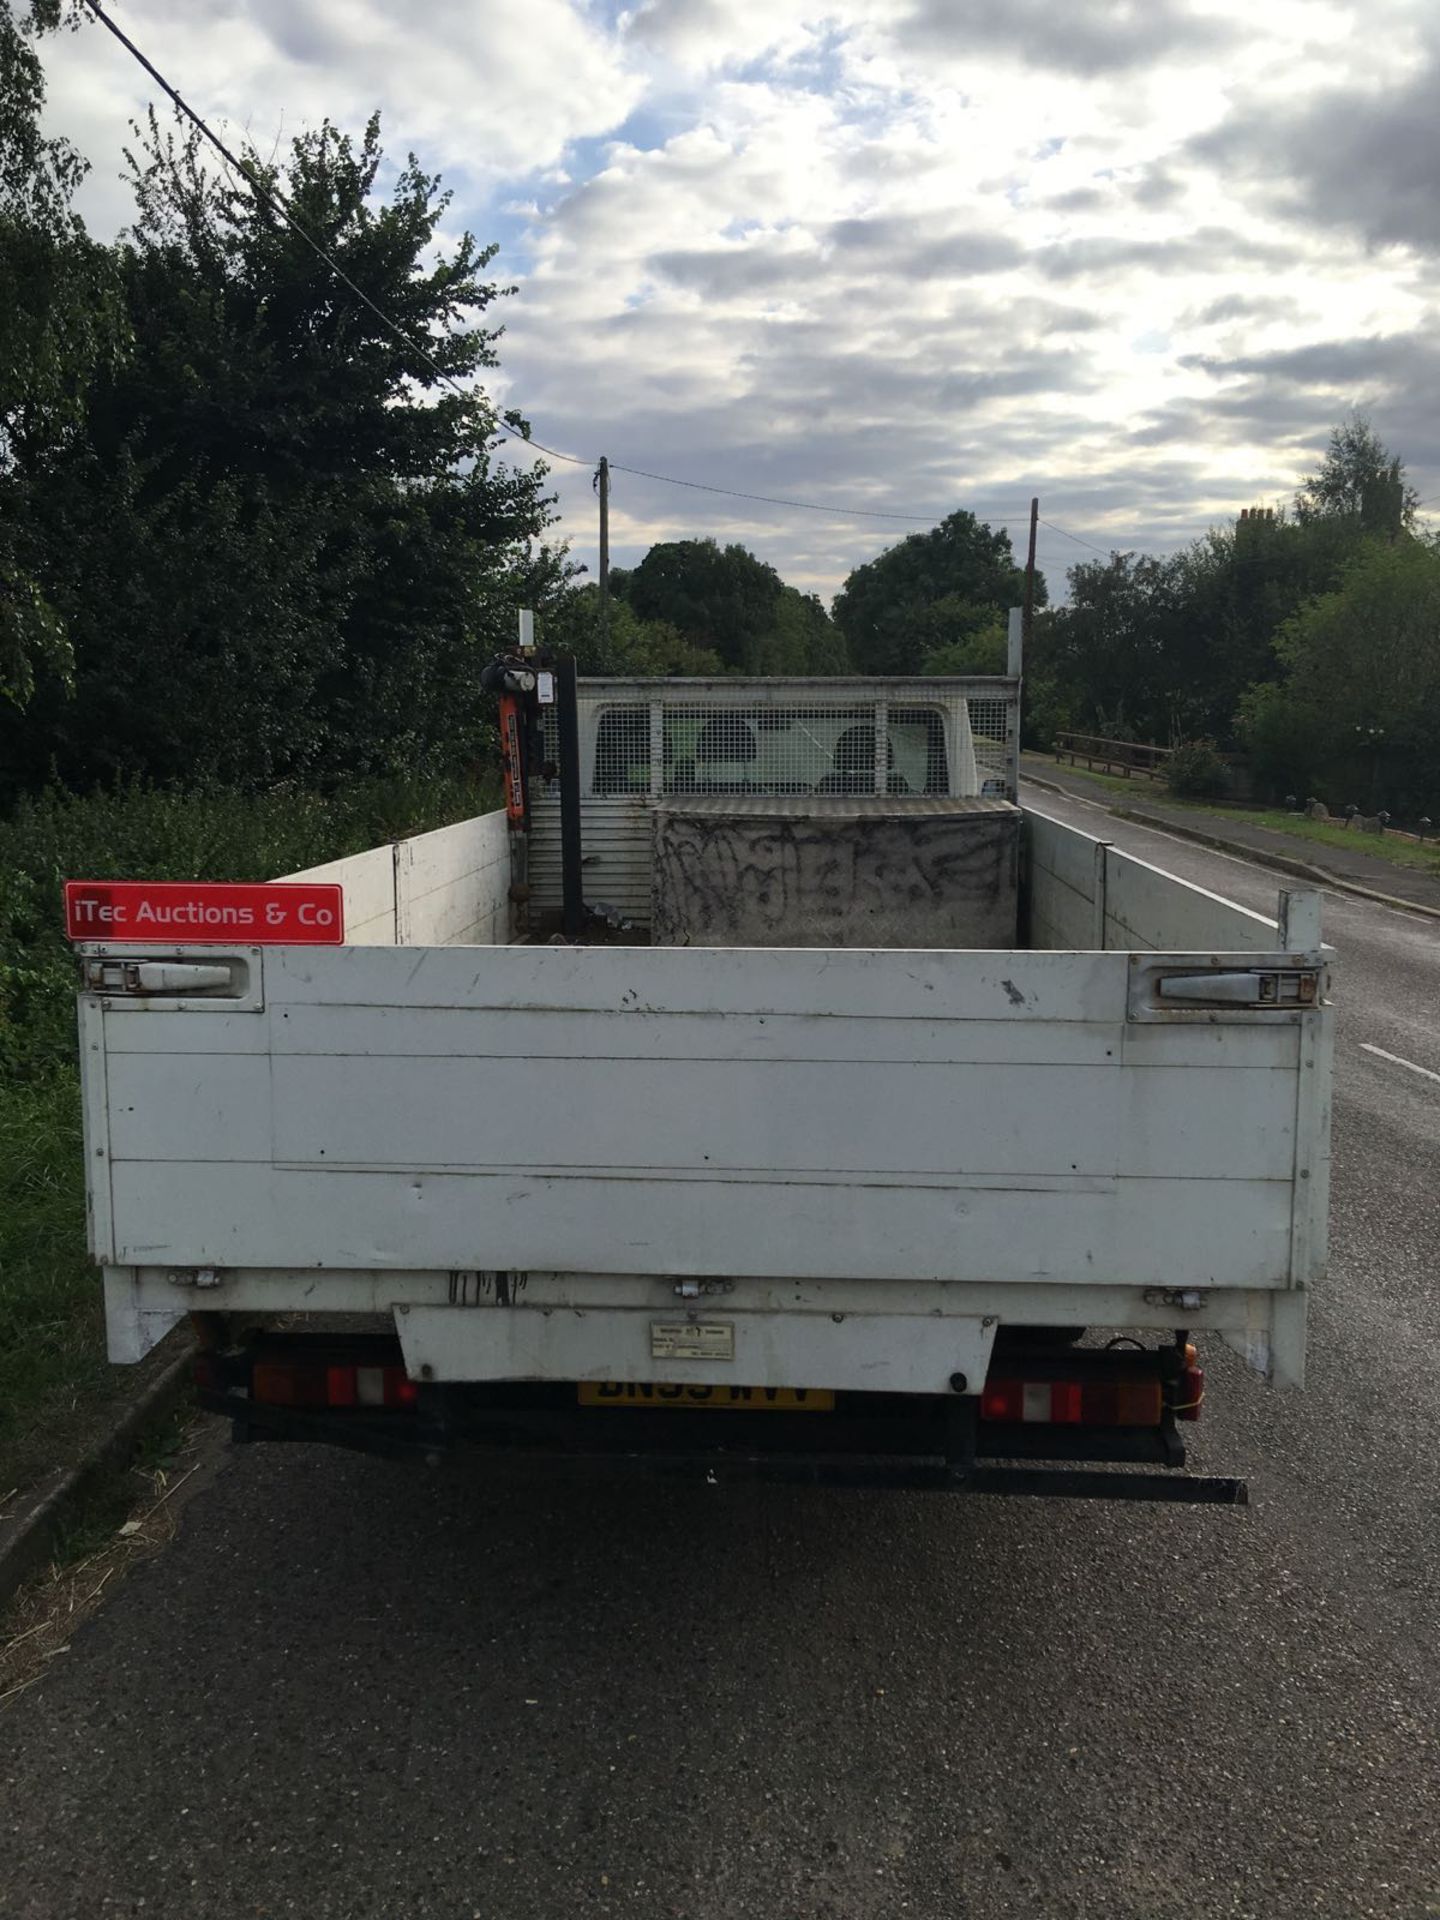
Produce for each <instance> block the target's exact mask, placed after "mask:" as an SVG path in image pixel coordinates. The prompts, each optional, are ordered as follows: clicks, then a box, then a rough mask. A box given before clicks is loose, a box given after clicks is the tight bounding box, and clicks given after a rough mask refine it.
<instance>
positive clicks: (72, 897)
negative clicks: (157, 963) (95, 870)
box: [65, 880, 345, 947]
mask: <svg viewBox="0 0 1440 1920" xmlns="http://www.w3.org/2000/svg"><path fill="white" fill-rule="evenodd" d="M65 932H66V935H67V936H68V937H69V938H70V939H71V940H131V941H140V940H146V941H163V942H165V943H166V944H169V943H171V942H174V943H175V944H177V945H179V946H187V947H189V946H194V945H196V944H197V943H203V944H206V945H213V944H214V943H215V942H217V941H219V942H222V943H224V944H225V945H227V946H228V945H232V944H238V945H245V946H257V945H265V946H295V947H299V946H307V947H318V946H326V947H329V946H339V945H341V943H342V942H343V941H344V939H345V895H344V892H343V890H342V889H341V888H340V887H338V886H335V885H334V884H333V883H331V882H329V881H324V882H312V881H309V880H282V881H276V882H272V883H270V884H268V885H265V886H242V885H231V884H228V883H227V884H225V885H222V886H207V885H204V884H202V883H201V882H199V881H190V880H67V881H66V882H65Z"/></svg>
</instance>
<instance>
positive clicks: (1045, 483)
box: [46, 0, 1440, 595]
mask: <svg viewBox="0 0 1440 1920" xmlns="http://www.w3.org/2000/svg"><path fill="white" fill-rule="evenodd" d="M112 11H113V14H114V17H115V18H116V19H117V20H118V21H119V22H120V23H121V24H122V25H124V26H125V27H126V28H127V29H128V30H129V31H130V32H132V33H133V35H134V37H135V38H136V39H137V41H138V42H139V43H140V45H141V46H142V47H143V48H144V49H145V51H146V52H147V53H149V54H150V56H151V58H152V59H154V60H155V62H156V64H157V65H159V66H160V67H161V69H162V70H163V71H165V72H166V74H167V76H168V77H169V78H170V79H171V80H173V81H174V82H175V84H177V85H178V86H179V87H180V89H181V91H182V92H183V93H184V94H185V95H186V97H187V98H188V99H189V100H190V101H191V102H192V103H193V104H194V105H195V106H196V107H197V108H198V109H199V110H200V111H201V112H203V113H206V114H207V115H210V116H212V117H213V118H214V119H215V120H216V121H223V122H225V123H226V126H227V129H228V131H229V132H231V133H232V134H235V133H238V132H243V133H248V135H249V137H250V138H251V139H252V140H253V141H254V142H255V143H256V144H257V145H258V146H260V147H261V148H262V149H264V150H267V151H268V150H269V148H270V147H271V146H272V144H273V143H274V141H275V139H276V138H277V136H279V137H281V138H285V137H288V136H289V135H290V134H291V133H293V132H294V131H296V130H297V129H298V128H300V127H302V126H305V125H307V124H313V123H314V122H315V121H317V120H318V119H319V118H320V117H321V116H323V115H324V114H327V113H328V114H329V115H330V116H331V118H332V119H337V120H339V121H341V122H343V123H347V124H350V125H353V126H356V127H358V126H359V125H360V124H362V123H363V120H364V118H365V116H366V114H367V113H368V112H369V111H370V109H371V108H372V107H374V106H379V107H380V108H381V110H382V112H383V115H384V120H385V130H386V139H387V143H388V145H389V147H390V149H391V151H392V152H394V153H396V154H397V155H398V154H401V153H403V151H404V150H405V149H406V148H413V149H414V150H415V151H416V152H417V153H418V154H419V155H420V157H421V159H422V160H423V161H424V162H426V163H427V164H429V165H430V166H431V167H433V168H435V169H438V170H439V171H441V172H443V173H444V175H445V177H446V180H447V182H449V183H450V184H451V185H452V186H453V187H454V189H455V195H456V200H455V207H454V209H453V214H454V223H455V224H456V225H457V226H458V225H461V224H464V225H468V226H470V227H471V228H472V229H473V230H474V231H475V232H476V234H477V235H478V236H479V237H480V238H481V239H484V240H497V241H499V242H500V243H501V248H502V251H501V254H500V257H499V259H498V261H497V262H496V267H495V271H496V272H498V273H501V274H502V275H503V276H504V277H506V278H508V279H513V280H514V281H516V282H518V284H519V288H520V291H519V293H518V295H517V296H516V297H515V298H514V299H512V300H510V301H508V302H506V303H505V306H506V312H505V320H506V324H507V335H506V339H505V341H504V342H503V343H502V349H501V351H502V360H503V372H502V377H501V380H500V381H499V382H498V383H497V386H496V392H497V395H498V397H499V398H501V399H502V400H503V401H504V402H505V403H506V404H509V405H518V406H520V407H521V408H522V409H523V410H524V411H525V412H526V414H527V415H528V417H529V419H530V420H531V423H532V427H533V430H534V433H535V435H536V437H537V438H538V439H541V440H544V441H546V442H547V443H548V444H549V445H550V446H552V447H558V448H564V449H567V450H569V451H572V452H574V453H577V454H579V455H582V456H584V458H585V460H586V461H587V462H589V461H592V460H593V459H594V458H595V457H596V456H598V455H599V454H601V453H604V454H607V455H608V456H609V458H610V460H611V461H612V463H614V464H616V465H617V466H629V467H634V468H644V469H648V470H649V471H651V472H654V473H663V474H668V475H673V476H677V477H678V478H681V479H685V480H690V481H695V482H705V483H709V484H710V485H713V486H717V487H724V488H731V489H735V490H738V491H745V492H751V493H759V494H770V495H776V496H781V497H784V498H787V499H798V500H805V501H811V502H816V503H819V504H821V505H823V506H825V507H826V508H827V509H828V510H827V511H826V512H823V513H820V512H806V511H802V510H800V509H798V508H794V507H779V506H768V505H761V504H759V503H747V502H746V501H744V500H739V499H731V498H727V497H725V496H724V495H722V494H717V493H706V492H700V491H696V490H692V489H685V488H680V487H675V486H668V485H662V484H660V483H658V482H656V481H654V480H650V479H644V478H639V477H636V476H633V475H630V474H625V473H617V474H616V475H615V482H614V505H613V515H612V540H613V547H614V557H615V560H616V561H617V563H619V562H623V561H625V560H628V559H634V558H637V557H638V556H639V554H640V553H643V551H644V550H645V548H646V547H647V546H648V545H649V544H650V543H651V542H652V541H655V540H661V539H675V538H683V537H687V536H693V535H701V534H712V535H714V536H715V537H717V538H719V539H721V540H729V539H734V540H741V541H744V542H745V543H746V544H747V545H749V546H751V547H753V548H754V549H755V550H756V551H757V552H759V553H760V554H761V555H762V556H763V557H764V558H766V559H768V560H770V561H771V562H773V563H774V564H775V565H776V566H778V567H779V568H780V570H781V572H782V573H783V574H784V575H785V576H786V577H787V578H788V579H790V580H793V581H794V582H795V583H796V584H797V585H802V586H804V587H806V588H809V589H814V590H816V591H819V592H821V593H824V594H827V595H828V594H829V593H831V592H833V591H834V589H835V588H836V587H837V586H838V585H839V583H840V581H841V580H843V578H844V576H845V574H846V573H847V572H848V570H849V569H850V568H851V567H852V566H853V565H855V564H856V563H857V562H858V561H860V560H863V559H865V558H868V557H869V556H870V555H872V554H873V553H875V552H877V551H878V550H879V549H880V548H881V547H882V546H884V545H886V544H888V543H889V542H890V541H891V540H893V539H895V538H897V537H899V536H901V535H902V534H903V533H904V532H905V531H906V530H907V528H908V527H910V526H927V525H930V524H933V522H934V520H935V519H937V518H939V517H940V515H942V514H943V513H946V512H949V511H952V510H953V509H954V508H955V507H957V506H963V507H967V508H969V509H971V510H972V511H974V512H976V513H977V514H979V515H980V517H981V518H982V519H986V520H988V521H990V522H991V523H992V524H1000V523H1006V524H1008V525H1009V526H1010V528H1011V533H1012V538H1013V539H1014V540H1015V542H1016V544H1017V546H1020V545H1021V544H1022V542H1023V538H1024V525H1023V522H1024V519H1025V515H1026V512H1027V509H1028V503H1029V499H1030V496H1031V494H1032V493H1037V494H1039V495H1040V498H1041V513H1042V515H1043V516H1044V517H1045V519H1046V520H1047V521H1050V522H1053V523H1054V524H1055V526H1056V527H1061V528H1065V529H1067V530H1068V532H1069V533H1071V534H1073V535H1076V536H1079V537H1080V538H1082V539H1083V540H1086V541H1089V542H1092V543H1094V545H1096V546H1098V547H1101V548H1104V549H1109V548H1111V547H1114V546H1119V547H1122V548H1136V549H1141V550H1155V551H1164V550H1168V549H1170V548H1172V547H1174V546H1176V545H1178V544H1180V543H1181V542H1183V541H1184V540H1186V539H1189V538H1191V537H1193V536H1194V535H1195V534H1197V533H1200V532H1202V531H1203V530H1204V528H1205V527H1206V526H1207V525H1209V524H1211V523H1212V522H1215V521H1219V520H1223V519H1225V518H1227V517H1229V516H1231V515H1233V513H1234V512H1235V511H1236V509H1238V508H1239V507H1241V506H1244V505H1248V504H1253V503H1259V502H1263V501H1270V502H1279V501H1283V500H1285V499H1286V498H1288V496H1289V494H1290V492H1291V491H1292V490H1293V488H1294V485H1295V483H1296V481H1297V479H1298V478H1299V477H1300V476H1301V475H1302V474H1303V473H1305V472H1306V471H1307V470H1309V469H1310V468H1311V467H1313V466H1314V464H1315V463H1316V461H1317V459H1318V457H1319V456H1320V454H1321V453H1322V452H1323V449H1324V444H1325V440H1326V437H1327V435H1328V431H1329V428H1330V427H1331V425H1332V424H1333V423H1334V422H1335V421H1336V420H1338V419H1339V418H1340V417H1342V416H1343V415H1344V414H1345V413H1346V412H1347V411H1348V410H1349V409H1350V408H1351V407H1352V406H1355V405H1359V406H1361V407H1363V408H1364V409H1365V410H1366V411H1368V412H1369V414H1370V416H1371V418H1372V419H1373V421H1374V423H1375V425H1376V427H1377V428H1378V430H1379V431H1380V433H1381V435H1382V436H1383V437H1384V438H1385V439H1386V440H1387V441H1388V442H1389V443H1390V445H1391V447H1392V449H1393V450H1394V451H1397V452H1399V453H1400V454H1401V455H1402V456H1403V457H1404V459H1405V460H1406V462H1407V464H1408V466H1409V469H1410V474H1411V478H1412V480H1413V481H1414V482H1415V483H1416V484H1417V486H1418V488H1419V490H1420V493H1421V494H1422V496H1424V497H1425V498H1426V499H1427V501H1428V500H1429V499H1430V498H1431V497H1432V496H1440V327H1437V322H1440V111H1437V106H1436V103H1437V100H1440V17H1437V9H1436V8H1435V6H1434V5H1433V3H1431V4H1427V0H1266V4H1264V5H1256V4H1255V0H828V3H827V0H639V4H634V5H628V6H627V5H621V4H617V0H429V4H427V5H426V6H425V7H423V8H422V7H420V6H418V5H416V4H415V0H114V5H113V8H112ZM46 61H47V67H48V70H49V75H50V90H51V99H50V116H49V117H50V120H51V122H52V125H53V126H54V127H55V128H56V129H58V130H63V131H64V132H66V133H67V134H68V135H69V136H70V137H71V138H72V139H73V140H75V142H76V143H77V145H79V146H80V148H81V149H82V150H83V151H84V152H85V153H86V154H88V156H89V157H90V159H91V160H92V162H93V164H94V172H93V175H92V178H91V180H90V181H89V183H88V184H87V186H86V188H85V194H84V200H83V207H84V211H85V213H86V217H87V219H89V220H90V222H91V224H92V227H93V228H94V229H95V230H96V231H100V232H112V231H114V230H115V229H116V228H117V227H118V226H119V225H121V224H122V223H123V221H124V219H125V217H126V202H125V196H124V191H123V189H122V188H121V186H120V185H119V182H118V167H119V153H120V147H121V144H122V141H123V140H124V138H125V133H126V121H127V119H128V118H129V117H130V116H131V115H132V114H134V113H136V112H137V111H138V110H139V109H141V108H142V107H143V105H144V104H145V102H146V101H147V99H148V98H149V97H150V95H151V93H152V92H153V87H152V86H151V83H149V82H147V81H146V80H145V78H144V76H143V74H141V73H140V72H139V71H138V69H136V68H135V67H134V66H133V65H131V63H130V62H129V60H128V58H127V56H126V55H125V54H124V53H123V51H122V50H121V49H120V47H119V46H118V45H117V44H116V43H115V42H114V41H113V40H111V39H110V38H109V36H108V35H105V34H104V33H103V32H102V31H101V30H100V29H98V28H96V27H94V26H93V25H92V26H89V27H86V28H85V29H83V30H82V31H80V32H79V33H77V34H74V35H70V36H61V37H59V38H57V39H53V40H51V41H49V42H47V45H46ZM553 477H554V483H555V486H556V488H557V491H558V493H559V495H560V499H561V507H562V512H563V515H564V524H565V528H566V530H567V532H568V533H569V535H570V537H571V539H572V541H573V546H574V551H575V554H576V557H577V558H579V559H581V560H584V561H588V562H592V563H593V557H594V501H593V494H592V492H591V484H590V474H589V470H588V467H586V468H579V467H565V466H558V465H557V466H556V467H555V469H554V475H553ZM1436 504H1437V507H1440V501H1437V502H1436ZM858 508H869V509H872V510H874V511H875V512H876V513H877V514H879V513H881V512H884V513H887V514H892V515H895V516H897V517H896V518H894V519H881V518H878V517H875V518H864V517H861V516H860V515H859V514H858V513H857V512H856V511H855V510H856V509H858ZM1086 557H1087V550H1086V548H1085V547H1083V546H1080V545H1077V544H1075V542H1074V540H1072V539H1067V538H1065V537H1063V536H1062V535H1061V534H1060V533H1058V532H1055V531H1052V529H1051V528H1050V527H1042V529H1041V543H1040V559H1041V564H1042V566H1043V567H1044V568H1045V569H1046V571H1047V573H1048V574H1049V576H1050V579H1051V583H1052V587H1053V588H1060V587H1061V584H1062V575H1063V571H1064V569H1065V567H1067V566H1068V565H1071V564H1072V563H1073V562H1074V561H1075V560H1077V559H1084V558H1086Z"/></svg>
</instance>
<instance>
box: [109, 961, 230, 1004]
mask: <svg viewBox="0 0 1440 1920" xmlns="http://www.w3.org/2000/svg"><path fill="white" fill-rule="evenodd" d="M85 985H86V986H87V987H88V988H89V990H90V991H91V992H92V993H134V994H166V995H176V996H178V995H184V994H192V993H201V994H204V993H213V994H224V995H228V996H233V997H238V996H239V995H240V994H242V993H244V991H245V964H244V962H243V961H241V960H222V961H216V962H201V961H179V960H87V961H86V962H85Z"/></svg>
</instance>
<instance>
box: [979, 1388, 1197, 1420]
mask: <svg viewBox="0 0 1440 1920" xmlns="http://www.w3.org/2000/svg"><path fill="white" fill-rule="evenodd" d="M1163 1409H1164V1393H1163V1390H1162V1388H1161V1385H1160V1382H1159V1381H1158V1380H987V1381H986V1382H985V1390H984V1392H983V1393H982V1394H981V1396H980V1418H981V1419H982V1420H1006V1421H1042V1422H1045V1423H1048V1424H1053V1425H1056V1426H1071V1427H1158V1426H1159V1424H1160V1416H1161V1413H1162V1411H1163Z"/></svg>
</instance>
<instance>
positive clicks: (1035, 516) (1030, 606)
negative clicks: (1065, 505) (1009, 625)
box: [1021, 498, 1040, 656]
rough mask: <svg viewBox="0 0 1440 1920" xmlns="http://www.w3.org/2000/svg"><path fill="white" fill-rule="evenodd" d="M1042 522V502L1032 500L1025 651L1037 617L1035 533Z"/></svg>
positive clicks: (1023, 626) (1023, 619) (1023, 620)
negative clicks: (1033, 621) (1033, 622)
mask: <svg viewBox="0 0 1440 1920" xmlns="http://www.w3.org/2000/svg"><path fill="white" fill-rule="evenodd" d="M1039 524H1040V502H1039V500H1038V498H1037V499H1034V500H1032V501H1031V502H1030V551H1029V553H1028V555H1027V556H1026V560H1025V604H1024V611H1023V612H1022V614H1021V632H1022V635H1023V638H1024V646H1025V652H1026V655H1027V656H1028V654H1029V652H1030V624H1031V622H1032V620H1033V619H1034V617H1035V533H1036V529H1037V528H1038V527H1039Z"/></svg>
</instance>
